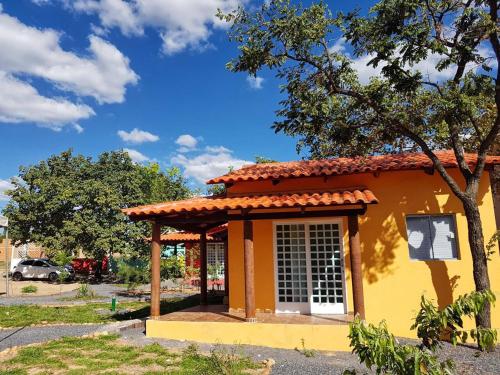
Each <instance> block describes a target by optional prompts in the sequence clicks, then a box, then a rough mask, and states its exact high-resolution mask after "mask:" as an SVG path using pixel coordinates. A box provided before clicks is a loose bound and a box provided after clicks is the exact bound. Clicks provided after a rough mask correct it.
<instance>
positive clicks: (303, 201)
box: [123, 189, 378, 218]
mask: <svg viewBox="0 0 500 375" xmlns="http://www.w3.org/2000/svg"><path fill="white" fill-rule="evenodd" d="M363 203H364V204H370V203H378V199H377V198H376V197H375V195H374V194H373V193H372V192H371V191H370V190H367V189H360V190H356V189H355V190H352V189H351V190H345V191H335V192H324V193H300V194H294V193H282V194H273V195H253V196H242V197H224V196H209V197H199V198H192V199H187V200H183V201H174V202H165V203H159V204H152V205H148V206H140V207H134V208H129V209H125V210H123V212H124V213H125V214H126V215H129V216H130V217H132V218H133V217H139V216H148V215H169V214H179V213H183V212H193V213H196V212H209V211H211V212H215V211H226V210H236V209H255V208H281V207H286V208H289V207H316V206H331V205H350V204H363Z"/></svg>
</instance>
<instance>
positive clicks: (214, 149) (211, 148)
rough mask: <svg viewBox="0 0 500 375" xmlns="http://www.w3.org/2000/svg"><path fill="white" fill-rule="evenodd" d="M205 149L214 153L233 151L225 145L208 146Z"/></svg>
mask: <svg viewBox="0 0 500 375" xmlns="http://www.w3.org/2000/svg"><path fill="white" fill-rule="evenodd" d="M205 151H207V152H211V153H214V154H220V153H223V152H226V153H228V152H231V150H230V149H228V148H226V147H224V146H207V147H205Z"/></svg>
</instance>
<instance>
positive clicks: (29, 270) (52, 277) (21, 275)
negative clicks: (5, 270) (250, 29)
mask: <svg viewBox="0 0 500 375" xmlns="http://www.w3.org/2000/svg"><path fill="white" fill-rule="evenodd" d="M63 271H66V272H67V273H68V279H70V280H73V279H74V278H75V270H74V269H73V267H72V266H70V265H66V266H58V265H57V264H55V263H54V262H52V261H51V260H49V259H25V260H23V261H21V262H19V264H18V265H17V266H16V267H15V268H14V271H13V273H12V279H13V280H15V281H20V280H23V279H48V280H49V281H51V282H55V281H57V280H58V279H59V277H60V276H59V275H60V274H61V273H62V272H63Z"/></svg>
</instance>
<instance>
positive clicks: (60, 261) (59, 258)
mask: <svg viewBox="0 0 500 375" xmlns="http://www.w3.org/2000/svg"><path fill="white" fill-rule="evenodd" d="M50 259H51V260H52V261H53V262H54V263H56V264H57V265H59V266H65V265H66V264H70V263H71V261H72V260H73V256H72V255H68V254H67V253H66V252H64V251H58V252H57V253H55V254H54V255H53V256H52V257H51V258H50Z"/></svg>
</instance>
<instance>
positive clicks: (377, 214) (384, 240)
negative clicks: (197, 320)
mask: <svg viewBox="0 0 500 375" xmlns="http://www.w3.org/2000/svg"><path fill="white" fill-rule="evenodd" d="M450 173H451V174H452V175H453V176H454V177H455V178H456V179H457V180H459V181H460V176H459V173H458V171H457V170H451V171H450ZM349 187H367V188H369V189H371V190H372V191H373V192H374V194H375V195H376V196H377V198H379V200H380V203H379V204H377V205H370V206H369V207H368V211H367V213H366V214H365V215H364V216H363V217H362V218H361V221H360V236H361V249H362V266H363V279H364V280H363V281H364V295H365V307H366V318H367V320H368V321H370V322H378V321H380V320H382V319H386V320H387V322H388V324H389V327H390V329H391V330H392V331H393V332H394V333H395V334H397V335H403V336H408V337H412V336H414V335H415V333H414V332H413V331H410V330H409V327H410V326H411V323H412V318H413V317H414V316H415V313H416V311H417V309H418V306H419V301H420V296H421V295H422V294H425V295H426V296H428V297H430V298H432V299H434V300H435V301H437V303H438V304H439V305H440V306H445V305H446V304H448V303H450V302H451V301H452V300H453V298H456V297H457V296H458V295H460V294H463V293H466V292H470V291H472V290H473V289H474V282H473V277H472V260H471V255H470V250H469V247H468V239H467V223H466V220H465V216H464V215H463V209H462V206H461V203H460V201H459V200H458V199H457V198H455V196H454V195H453V194H452V193H451V191H450V190H449V188H448V187H447V185H446V184H445V183H444V182H443V181H442V179H441V177H440V176H439V175H438V174H437V173H436V174H434V175H428V174H426V173H424V172H423V171H396V172H385V173H384V172H383V173H381V174H380V175H379V176H378V177H376V176H374V175H373V174H371V173H366V174H358V175H350V176H332V177H328V178H326V179H325V178H299V179H291V180H283V181H282V182H280V183H279V184H277V185H273V184H272V183H271V181H260V182H243V183H237V184H235V185H234V186H233V187H231V188H230V189H229V192H230V193H231V192H232V193H241V192H259V191H260V192H262V191H266V192H270V191H290V190H298V191H304V192H305V191H308V190H312V189H319V190H324V191H328V190H335V189H337V188H349ZM479 204H480V211H481V217H482V221H483V230H484V235H485V239H486V241H488V239H489V238H491V236H492V235H493V233H494V232H495V229H496V224H495V218H494V209H493V199H492V194H491V188H490V182H489V175H488V173H485V175H484V176H483V179H482V182H481V185H480V193H479ZM423 213H428V214H439V213H451V214H455V217H456V224H457V232H458V233H457V237H458V248H459V249H458V251H459V260H450V261H427V262H424V261H414V260H410V257H409V250H408V243H407V238H406V237H407V235H406V221H405V217H406V215H408V214H423ZM280 221H282V220H280ZM343 227H344V230H345V231H347V223H346V222H345V220H344V225H343ZM242 237H243V227H242V223H241V222H230V223H229V280H230V296H229V303H230V307H231V308H238V309H241V308H244V279H243V277H244V276H243V238H242ZM254 249H255V282H256V285H255V287H256V306H257V308H258V309H260V310H271V311H272V310H274V308H275V303H274V299H275V297H274V296H275V281H274V260H273V225H272V221H270V220H262V221H254ZM344 250H345V256H346V259H345V264H346V289H347V297H348V310H349V311H352V293H351V281H350V269H349V268H350V267H349V246H348V242H347V233H344ZM489 273H490V280H491V284H492V290H493V291H494V292H495V293H496V295H497V298H499V299H500V256H499V252H498V249H496V253H495V254H494V255H493V257H492V260H491V262H489ZM492 319H493V326H494V327H496V328H499V327H500V303H498V304H497V307H495V308H494V309H493V310H492ZM469 324H471V322H469Z"/></svg>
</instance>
